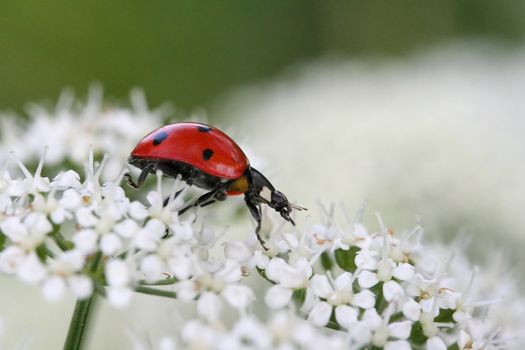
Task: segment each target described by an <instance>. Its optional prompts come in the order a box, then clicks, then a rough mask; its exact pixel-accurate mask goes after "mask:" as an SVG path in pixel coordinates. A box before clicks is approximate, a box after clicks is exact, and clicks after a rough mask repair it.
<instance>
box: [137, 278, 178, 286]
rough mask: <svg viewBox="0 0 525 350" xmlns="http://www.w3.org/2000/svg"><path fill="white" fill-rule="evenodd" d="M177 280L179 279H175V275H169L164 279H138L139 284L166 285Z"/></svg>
mask: <svg viewBox="0 0 525 350" xmlns="http://www.w3.org/2000/svg"><path fill="white" fill-rule="evenodd" d="M178 281H179V280H178V279H177V277H170V278H166V279H164V280H158V281H154V282H148V281H140V282H139V284H140V285H141V286H168V285H171V284H174V283H177V282H178Z"/></svg>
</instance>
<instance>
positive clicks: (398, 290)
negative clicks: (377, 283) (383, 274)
mask: <svg viewBox="0 0 525 350" xmlns="http://www.w3.org/2000/svg"><path fill="white" fill-rule="evenodd" d="M383 295H384V297H385V300H386V301H388V302H390V301H392V300H394V299H395V298H397V297H399V296H403V295H405V291H404V290H403V288H402V287H401V286H400V285H399V283H397V282H396V281H388V282H386V283H385V284H383Z"/></svg>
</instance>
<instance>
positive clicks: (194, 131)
mask: <svg viewBox="0 0 525 350" xmlns="http://www.w3.org/2000/svg"><path fill="white" fill-rule="evenodd" d="M128 162H129V163H130V164H131V165H134V166H136V167H138V168H140V169H142V172H141V174H140V175H139V177H138V180H137V181H136V182H134V181H133V180H132V179H131V177H130V176H129V175H128V176H127V179H128V182H129V183H130V185H131V186H132V187H134V188H138V187H140V186H141V185H142V184H143V183H144V181H145V179H146V177H147V176H148V174H150V173H154V172H155V171H156V170H161V171H162V172H163V174H164V175H166V176H169V177H176V176H178V175H180V176H181V177H182V180H184V181H185V182H186V183H187V184H188V185H195V186H197V187H200V188H203V189H206V190H208V191H209V192H207V193H205V194H203V195H202V196H200V197H199V198H198V199H197V200H196V201H195V202H194V203H192V204H190V205H188V206H186V207H185V208H183V209H182V210H180V211H179V214H182V213H184V212H185V211H186V210H188V209H190V208H193V207H203V206H206V205H209V204H212V203H215V202H217V201H223V200H225V199H226V198H227V197H228V196H234V195H240V194H244V201H245V202H246V205H247V206H248V209H249V210H250V213H251V214H252V216H253V217H254V218H255V220H256V221H257V227H256V229H255V233H256V234H257V238H258V240H259V242H260V243H261V244H262V246H263V247H264V241H263V240H262V238H261V236H260V234H259V232H260V229H261V204H266V205H268V206H270V207H271V208H273V209H274V210H275V211H277V212H278V213H280V214H281V216H282V217H283V218H284V219H285V220H287V221H289V222H290V223H292V224H293V225H295V223H294V221H293V220H292V218H291V217H290V213H291V211H292V209H296V210H305V208H302V207H299V206H297V205H294V204H292V203H290V202H288V199H287V198H286V196H285V195H284V194H283V193H281V192H279V191H277V190H276V189H275V188H274V186H273V185H272V184H271V183H270V181H269V180H268V179H267V178H266V177H265V176H264V175H263V174H261V173H260V172H259V171H258V170H257V169H255V168H253V167H251V166H250V162H249V160H248V158H247V157H246V155H245V154H244V152H243V151H242V150H241V148H240V147H239V145H237V143H235V141H233V140H232V139H231V138H230V137H229V136H228V135H226V134H225V133H223V132H222V131H220V130H219V129H217V128H214V127H212V126H209V125H206V124H200V123H190V122H186V123H175V124H170V125H165V126H162V127H160V128H158V129H156V130H154V131H152V132H151V133H149V134H148V135H146V136H145V137H144V138H143V139H142V140H141V141H140V142H139V143H138V144H137V146H135V148H134V149H133V151H132V152H131V156H130V157H129V158H128Z"/></svg>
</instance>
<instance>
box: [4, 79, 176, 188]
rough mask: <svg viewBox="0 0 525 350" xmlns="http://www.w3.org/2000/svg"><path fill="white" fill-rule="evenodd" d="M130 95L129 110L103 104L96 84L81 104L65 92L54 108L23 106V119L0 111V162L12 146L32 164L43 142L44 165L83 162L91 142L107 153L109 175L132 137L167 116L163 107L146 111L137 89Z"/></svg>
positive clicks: (116, 168) (117, 166) (120, 161)
mask: <svg viewBox="0 0 525 350" xmlns="http://www.w3.org/2000/svg"><path fill="white" fill-rule="evenodd" d="M130 97H131V99H130V104H131V108H122V107H118V106H116V105H111V104H104V103H103V96H102V88H101V87H100V86H99V85H96V84H95V85H93V86H92V87H91V89H90V90H89V94H88V97H87V100H86V101H85V102H84V101H80V100H77V99H76V98H75V96H74V95H73V93H72V92H71V91H70V90H64V91H63V92H62V94H61V96H60V98H59V100H58V102H57V104H56V106H55V107H54V108H53V109H48V108H45V107H44V106H43V105H41V104H36V103H32V104H28V106H27V108H26V110H27V113H28V120H27V121H25V122H21V118H20V117H19V116H18V115H14V114H7V113H0V140H2V142H1V143H0V164H2V163H4V162H5V161H7V160H8V154H9V152H11V151H13V150H14V151H16V155H17V157H18V159H20V160H21V161H23V162H24V163H28V162H36V161H38V159H39V157H40V155H41V153H42V147H43V145H47V146H48V152H47V157H46V163H47V164H48V165H50V166H59V165H61V164H64V162H68V164H71V165H78V164H80V165H82V164H83V163H84V162H85V161H86V158H87V152H86V150H87V149H88V147H90V146H93V147H94V149H95V150H96V151H97V152H100V153H101V154H103V153H109V154H111V156H112V157H111V159H110V160H109V162H108V164H107V165H106V170H105V171H106V174H104V175H105V176H107V177H108V178H112V177H113V178H114V177H115V176H116V174H117V173H118V171H119V169H120V168H121V167H122V164H123V161H125V160H126V159H127V157H128V155H129V151H130V150H131V149H132V148H133V146H135V144H136V143H137V140H139V139H140V138H141V137H143V136H144V135H146V133H147V132H149V131H151V130H153V129H155V128H156V127H158V126H159V125H160V124H161V122H162V120H163V118H165V117H166V116H167V115H169V114H170V113H169V112H170V111H169V109H168V107H167V106H161V107H159V108H157V109H150V108H149V107H148V105H147V103H146V100H145V97H144V94H143V93H142V91H140V90H138V89H136V90H133V91H132V92H131V94H130Z"/></svg>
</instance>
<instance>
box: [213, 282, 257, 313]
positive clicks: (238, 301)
mask: <svg viewBox="0 0 525 350" xmlns="http://www.w3.org/2000/svg"><path fill="white" fill-rule="evenodd" d="M221 295H222V296H223V298H224V299H225V300H226V302H227V303H228V304H230V306H232V307H234V308H236V309H239V310H245V309H246V308H247V307H248V306H249V305H250V303H251V302H252V301H254V300H255V295H254V294H253V291H252V290H251V289H250V288H248V287H247V286H241V285H235V284H229V285H227V286H226V288H224V290H223V291H222V294H221Z"/></svg>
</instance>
